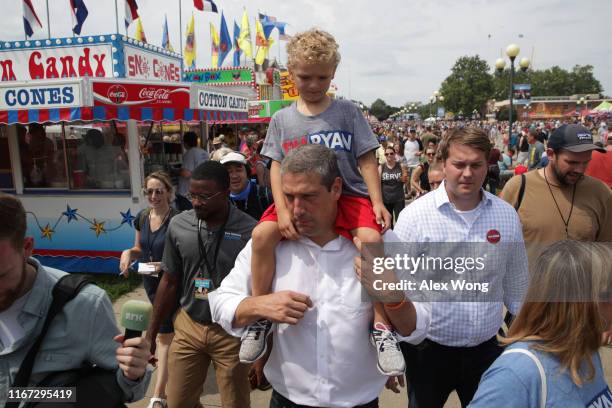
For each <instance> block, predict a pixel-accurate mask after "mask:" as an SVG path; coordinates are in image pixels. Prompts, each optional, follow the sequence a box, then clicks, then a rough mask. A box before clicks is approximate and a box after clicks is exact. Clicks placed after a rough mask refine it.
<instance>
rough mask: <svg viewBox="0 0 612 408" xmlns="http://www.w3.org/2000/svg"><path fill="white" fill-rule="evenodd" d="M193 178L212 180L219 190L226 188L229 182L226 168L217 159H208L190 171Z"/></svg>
mask: <svg viewBox="0 0 612 408" xmlns="http://www.w3.org/2000/svg"><path fill="white" fill-rule="evenodd" d="M191 178H192V179H193V180H212V181H214V182H215V183H217V187H219V189H221V190H227V189H228V188H229V184H230V178H229V173H228V172H227V169H226V168H225V167H224V166H223V165H222V164H221V163H219V162H218V161H213V160H208V161H205V162H204V163H202V164H200V165H199V166H198V167H196V168H195V170H193V172H192V173H191Z"/></svg>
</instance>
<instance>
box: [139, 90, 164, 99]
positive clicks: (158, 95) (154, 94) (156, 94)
mask: <svg viewBox="0 0 612 408" xmlns="http://www.w3.org/2000/svg"><path fill="white" fill-rule="evenodd" d="M138 97H139V98H140V99H154V100H156V101H167V100H169V99H170V91H169V90H168V89H164V88H142V89H141V90H140V92H138Z"/></svg>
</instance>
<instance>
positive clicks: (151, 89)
mask: <svg viewBox="0 0 612 408" xmlns="http://www.w3.org/2000/svg"><path fill="white" fill-rule="evenodd" d="M92 87H93V96H94V106H136V107H142V108H146V107H163V108H175V109H188V108H189V87H188V86H186V85H172V84H159V85H158V84H155V82H144V83H135V82H122V83H117V82H113V81H94V82H93V85H92Z"/></svg>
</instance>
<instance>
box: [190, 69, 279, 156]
mask: <svg viewBox="0 0 612 408" xmlns="http://www.w3.org/2000/svg"><path fill="white" fill-rule="evenodd" d="M282 74H283V73H282V72H281V70H279V69H277V68H275V67H270V68H268V69H266V70H265V71H255V70H254V69H253V68H251V67H222V68H202V69H194V70H188V71H185V73H184V75H183V78H184V80H185V81H188V82H193V83H196V84H198V85H201V86H206V87H210V88H211V89H218V90H221V91H225V92H227V91H229V92H231V93H233V94H238V95H241V96H243V97H245V98H246V99H247V100H248V101H249V102H248V103H249V112H252V113H253V114H252V115H251V114H249V117H248V118H242V119H239V120H235V119H232V118H226V119H215V120H211V121H208V122H207V124H208V126H209V128H208V131H209V132H208V134H209V137H210V141H212V140H213V139H214V138H215V137H216V136H217V135H219V134H223V135H224V136H225V140H224V142H225V143H226V144H228V145H229V146H231V147H237V146H238V145H239V143H240V140H239V138H238V135H239V134H240V133H243V134H246V133H247V132H255V133H257V134H259V135H260V136H263V135H265V134H266V130H267V124H268V123H269V122H270V118H271V116H272V115H271V114H270V110H269V109H268V107H269V100H271V99H272V100H277V99H281V98H282V97H283V88H282ZM288 104H290V103H288ZM288 104H287V105H288ZM273 105H274V107H276V106H277V105H278V103H277V102H276V101H274V103H273ZM260 107H262V108H261V109H263V110H262V112H261V115H260V112H259V110H258V111H257V112H255V110H256V109H258V108H260ZM265 115H268V116H265Z"/></svg>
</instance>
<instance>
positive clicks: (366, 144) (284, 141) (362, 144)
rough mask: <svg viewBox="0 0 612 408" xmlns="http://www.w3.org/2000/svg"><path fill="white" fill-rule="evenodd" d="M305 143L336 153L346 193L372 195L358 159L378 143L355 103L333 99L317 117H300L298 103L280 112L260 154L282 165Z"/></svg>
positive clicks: (272, 123)
mask: <svg viewBox="0 0 612 408" xmlns="http://www.w3.org/2000/svg"><path fill="white" fill-rule="evenodd" d="M304 144H322V145H324V146H327V147H329V148H330V149H332V150H334V151H335V153H336V157H337V158H338V166H339V169H340V175H341V177H342V183H343V192H344V193H346V194H349V195H353V196H360V197H368V196H369V194H368V189H367V186H366V184H365V182H364V180H363V177H362V176H361V173H360V172H359V167H358V161H357V159H358V158H359V157H361V156H363V155H364V154H365V153H367V152H370V151H374V150H376V149H377V148H378V140H376V136H375V135H374V133H373V132H372V129H371V128H370V125H369V124H368V122H367V121H366V120H365V118H364V116H363V114H362V113H361V111H360V110H359V109H358V108H357V106H356V105H355V104H354V103H353V102H350V101H347V100H336V99H334V100H332V103H331V105H330V106H329V107H328V108H327V109H326V110H325V111H324V112H322V113H320V114H319V115H315V116H306V115H303V114H301V113H300V112H299V111H298V109H297V103H293V104H291V106H288V107H287V108H285V109H281V110H280V111H278V112H276V113H275V114H274V116H273V117H272V120H271V121H270V126H269V127H268V134H267V135H266V140H265V141H264V145H263V149H262V151H261V154H262V155H263V156H266V157H269V158H271V159H272V160H276V161H278V162H281V161H282V160H283V158H284V157H285V155H286V154H287V153H289V151H290V150H291V149H294V148H296V147H299V146H301V145H304Z"/></svg>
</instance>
